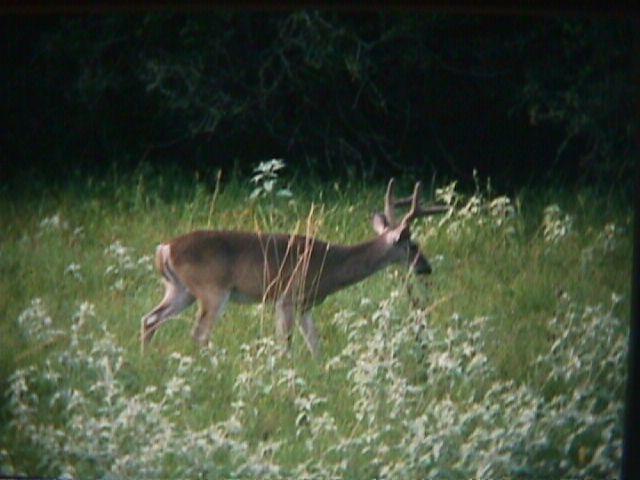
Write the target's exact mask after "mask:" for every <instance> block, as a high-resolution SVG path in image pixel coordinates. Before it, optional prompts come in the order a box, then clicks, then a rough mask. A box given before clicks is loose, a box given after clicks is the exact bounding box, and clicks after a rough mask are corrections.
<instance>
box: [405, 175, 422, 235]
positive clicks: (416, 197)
mask: <svg viewBox="0 0 640 480" xmlns="http://www.w3.org/2000/svg"><path fill="white" fill-rule="evenodd" d="M421 198H422V182H416V186H415V187H414V188H413V195H412V196H411V210H409V212H408V213H407V214H406V215H405V216H404V218H403V219H402V223H403V224H405V225H408V224H409V223H411V222H412V221H413V220H414V219H415V218H417V217H418V216H420V215H421V213H422V209H421V208H420V199H421Z"/></svg>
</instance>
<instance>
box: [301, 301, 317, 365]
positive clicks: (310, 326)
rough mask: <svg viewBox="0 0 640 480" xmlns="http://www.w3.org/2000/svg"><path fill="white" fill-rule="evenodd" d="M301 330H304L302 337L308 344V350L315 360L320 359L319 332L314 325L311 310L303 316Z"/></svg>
mask: <svg viewBox="0 0 640 480" xmlns="http://www.w3.org/2000/svg"><path fill="white" fill-rule="evenodd" d="M300 329H301V330H302V336H303V337H304V340H305V342H306V344H307V348H308V349H309V351H310V352H311V354H312V355H313V356H314V357H315V358H318V355H319V354H320V349H319V348H318V332H317V331H316V326H315V324H314V323H313V318H312V317H311V311H310V310H309V311H306V312H304V314H303V315H302V318H301V319H300Z"/></svg>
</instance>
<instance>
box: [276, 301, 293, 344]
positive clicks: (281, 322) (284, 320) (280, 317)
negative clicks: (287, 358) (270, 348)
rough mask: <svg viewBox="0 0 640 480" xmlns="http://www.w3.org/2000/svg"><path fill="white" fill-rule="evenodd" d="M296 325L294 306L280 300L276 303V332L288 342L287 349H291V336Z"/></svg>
mask: <svg viewBox="0 0 640 480" xmlns="http://www.w3.org/2000/svg"><path fill="white" fill-rule="evenodd" d="M294 323H295V311H294V307H293V304H292V303H291V302H290V301H288V300H286V299H280V300H278V301H277V302H276V332H277V334H278V337H279V338H280V339H281V340H282V341H283V342H286V345H287V348H291V335H292V331H293V324H294Z"/></svg>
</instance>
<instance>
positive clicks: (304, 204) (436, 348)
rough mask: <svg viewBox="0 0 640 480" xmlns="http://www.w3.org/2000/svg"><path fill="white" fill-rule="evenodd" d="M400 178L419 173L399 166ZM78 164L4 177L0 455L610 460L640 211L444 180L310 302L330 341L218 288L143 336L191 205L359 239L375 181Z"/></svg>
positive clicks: (465, 463)
mask: <svg viewBox="0 0 640 480" xmlns="http://www.w3.org/2000/svg"><path fill="white" fill-rule="evenodd" d="M404 186H405V187H406V188H409V187H410V185H409V182H407V183H405V184H404ZM288 188H289V190H290V191H291V194H292V196H291V198H289V197H285V196H283V197H277V196H275V195H264V196H261V195H254V197H256V198H255V199H252V200H250V199H249V196H250V195H251V192H252V191H255V190H254V189H255V186H254V185H251V184H249V182H248V181H245V180H243V179H240V178H231V179H228V180H226V181H223V182H221V183H220V184H219V185H218V188H216V183H215V181H211V182H204V181H176V179H175V178H174V177H172V176H170V175H158V174H154V173H153V172H148V171H143V172H140V174H139V175H137V176H135V177H133V178H117V177H114V178H113V179H112V180H83V179H76V180H75V181H74V182H72V183H71V184H70V185H68V186H66V187H65V188H59V189H48V190H44V191H42V192H41V193H39V194H36V193H31V194H29V195H26V196H25V197H24V198H23V199H22V200H21V201H20V202H18V201H16V200H14V199H12V198H9V196H8V195H6V194H5V195H4V196H3V198H2V199H1V200H0V201H1V205H0V212H2V213H1V216H0V230H1V231H2V232H3V233H2V237H1V243H0V271H1V272H2V275H0V291H1V292H2V295H0V315H1V319H2V320H1V323H0V379H1V384H0V388H1V391H2V405H1V407H0V473H3V474H30V475H43V476H52V475H56V476H68V477H72V478H93V477H100V478H125V477H126V478H158V477H171V478H175V477H183V478H185V477H186V478H194V477H199V478H253V477H266V478H269V477H271V478H283V477H284V478H287V477H290V478H330V477H336V478H447V479H448V478H460V479H464V478H471V477H474V478H561V477H568V478H589V477H591V478H611V477H614V476H616V474H617V470H618V464H619V462H620V454H621V437H622V433H621V432H622V399H623V390H624V379H625V359H626V335H627V318H628V308H629V276H630V258H631V238H630V237H631V228H630V225H631V212H630V209H629V208H628V207H627V206H626V205H625V204H624V202H623V201H621V200H618V201H616V200H612V199H607V198H603V197H600V196H597V195H592V193H591V192H589V191H586V190H584V191H581V192H578V193H574V194H568V193H564V192H562V191H558V190H547V191H537V192H531V191H523V192H521V193H520V194H519V195H518V196H517V197H515V198H507V197H502V196H496V195H494V194H491V193H490V192H488V191H487V190H483V189H482V188H478V190H477V191H476V192H475V193H474V194H473V195H463V194H461V193H459V192H458V191H457V190H456V188H455V185H453V184H451V185H443V186H441V188H439V189H438V190H437V191H436V192H434V193H435V194H436V196H437V197H438V198H439V199H440V200H441V201H446V202H448V203H450V204H452V205H454V206H455V208H454V211H453V213H452V214H451V215H447V216H445V217H441V218H430V219H427V220H420V221H417V222H416V226H415V228H414V237H415V239H416V240H417V241H418V242H419V243H420V244H421V245H422V246H423V251H424V253H425V254H426V255H427V256H428V257H429V258H430V260H431V262H432V264H433V267H434V274H433V275H432V276H431V277H430V278H429V280H428V281H424V280H421V279H416V278H412V277H409V276H407V275H406V273H405V272H404V271H403V270H402V269H389V270H387V271H385V272H384V273H381V274H378V275H376V276H374V277H372V278H370V279H368V280H366V281H365V282H363V283H361V284H358V285H355V286H353V287H350V288H348V289H346V290H344V291H342V292H339V293H337V294H335V295H333V296H331V297H329V298H328V299H327V300H326V301H325V302H324V303H323V304H322V305H320V306H318V307H317V308H316V309H315V312H314V316H315V318H316V322H317V324H318V327H319V331H320V335H321V338H322V350H323V354H322V357H321V359H320V361H318V362H316V361H314V360H313V358H312V357H311V355H310V354H309V353H308V352H307V350H306V348H305V345H304V341H303V339H302V336H301V335H299V334H297V335H295V336H294V344H293V349H292V351H291V352H290V353H286V352H284V351H283V349H282V346H281V345H280V344H279V343H278V342H277V341H276V340H275V339H274V327H273V324H272V322H271V321H270V320H271V318H272V315H271V313H270V312H269V311H268V310H269V309H268V307H267V306H265V307H262V306H231V307H230V308H229V309H228V310H227V312H226V314H225V316H224V317H223V319H222V321H221V322H219V324H218V325H217V328H216V329H215V331H214V335H213V341H212V343H211V345H210V347H208V348H206V349H204V350H200V349H197V348H196V347H195V346H194V345H193V344H192V342H191V337H190V335H189V332H190V324H191V323H192V321H193V318H194V309H189V310H187V311H186V313H184V314H183V315H181V316H180V317H178V318H176V319H174V320H172V321H171V322H169V323H168V324H167V325H165V326H164V327H163V328H162V329H161V330H160V331H159V333H158V334H157V335H156V337H155V338H154V341H153V342H152V344H151V347H150V348H149V349H148V351H147V352H146V353H145V355H144V356H143V355H141V354H140V351H139V343H138V342H139V339H138V331H139V330H138V329H139V319H140V317H141V316H142V315H143V314H144V313H146V312H148V311H149V310H150V309H151V308H152V307H153V306H154V305H155V304H156V303H157V302H158V301H159V300H160V297H161V294H162V288H161V286H160V282H159V280H158V278H157V274H156V273H155V272H153V271H152V258H151V255H152V253H153V251H154V248H155V245H156V244H157V243H159V242H161V241H163V240H166V239H167V238H170V237H172V236H175V235H177V234H179V233H184V232H186V231H188V230H191V229H195V228H207V227H208V228H215V229H247V230H256V229H260V230H264V231H271V230H278V231H286V232H292V231H297V232H303V231H304V229H305V224H304V222H305V221H306V219H307V217H308V215H309V212H310V211H311V210H312V208H313V212H314V216H313V218H314V222H315V224H314V228H315V229H317V230H318V232H319V236H320V237H321V238H323V239H325V240H329V241H334V242H343V243H355V242H358V241H361V240H363V239H366V238H369V237H370V236H371V235H372V233H371V229H370V226H369V223H370V217H371V213H372V212H374V211H376V210H380V209H381V207H382V199H383V194H384V193H383V192H384V186H383V185H382V184H380V185H371V186H364V185H356V184H340V183H335V184H327V185H323V184H320V183H319V182H307V183H303V182H302V181H292V182H291V183H290V185H288Z"/></svg>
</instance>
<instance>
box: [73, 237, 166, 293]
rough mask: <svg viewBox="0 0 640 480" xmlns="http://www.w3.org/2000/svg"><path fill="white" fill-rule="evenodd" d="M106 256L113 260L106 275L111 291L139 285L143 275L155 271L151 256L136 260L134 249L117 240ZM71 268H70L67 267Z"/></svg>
mask: <svg viewBox="0 0 640 480" xmlns="http://www.w3.org/2000/svg"><path fill="white" fill-rule="evenodd" d="M104 254H105V255H106V257H107V258H109V259H110V260H111V264H110V265H109V266H108V267H107V269H106V270H105V272H104V274H105V276H106V277H107V278H109V279H110V281H111V285H110V287H109V288H110V289H111V290H115V291H119V292H121V291H123V290H125V289H126V288H127V286H128V285H129V284H132V283H139V282H140V280H141V279H142V278H143V277H142V275H144V274H145V273H148V272H150V271H152V270H153V264H152V258H151V256H150V255H143V256H142V257H139V258H137V259H136V258H135V257H134V252H133V249H132V248H130V247H126V246H124V245H122V243H121V242H120V240H116V241H115V242H113V243H112V244H111V245H109V246H108V247H107V248H105V250H104ZM67 268H69V267H67Z"/></svg>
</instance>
